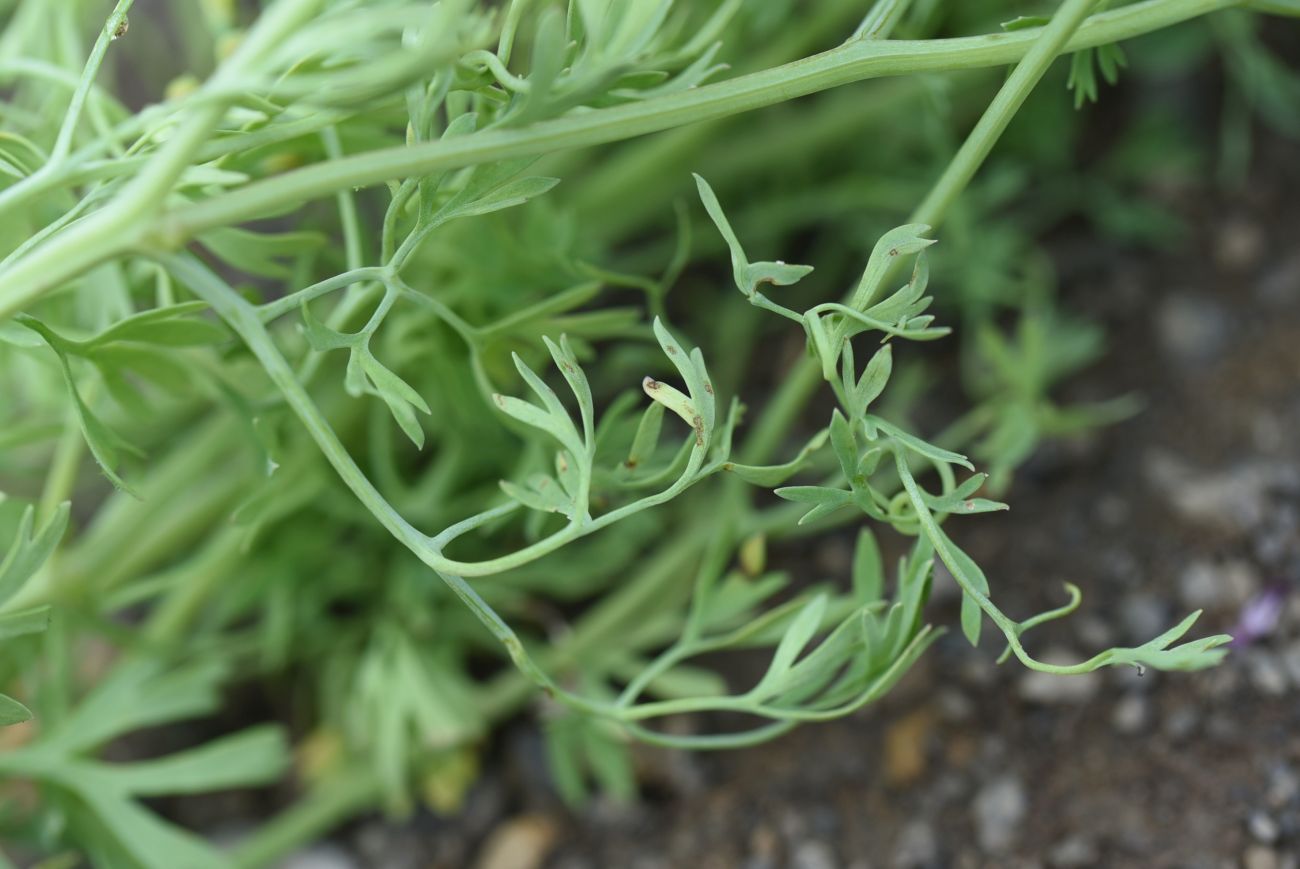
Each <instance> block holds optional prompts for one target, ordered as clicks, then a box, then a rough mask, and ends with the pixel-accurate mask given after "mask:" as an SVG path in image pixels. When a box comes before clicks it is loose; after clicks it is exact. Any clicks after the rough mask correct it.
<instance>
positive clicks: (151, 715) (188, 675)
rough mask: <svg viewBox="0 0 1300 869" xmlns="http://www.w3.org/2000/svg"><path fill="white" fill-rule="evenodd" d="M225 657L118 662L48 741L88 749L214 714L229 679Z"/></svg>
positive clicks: (78, 749)
mask: <svg viewBox="0 0 1300 869" xmlns="http://www.w3.org/2000/svg"><path fill="white" fill-rule="evenodd" d="M225 673H226V669H225V666H224V664H223V663H222V662H221V661H214V660H205V661H201V662H198V663H194V664H190V665H187V666H184V667H177V668H175V669H171V670H166V669H164V667H163V665H162V664H161V663H160V662H158V661H153V660H149V661H146V660H141V659H131V660H127V661H123V662H122V663H119V664H118V665H117V666H115V667H114V668H113V670H112V671H111V673H110V674H109V676H108V677H107V678H105V679H102V680H100V682H99V684H98V685H96V686H95V688H94V689H93V690H92V691H91V692H90V694H88V695H87V696H86V697H85V698H84V699H83V700H82V701H81V703H80V704H79V705H78V706H77V708H76V709H75V710H74V711H73V712H72V714H70V715H69V716H68V717H67V718H65V719H64V720H63V722H62V723H61V724H60V726H59V727H58V729H57V730H56V731H55V732H54V733H52V734H51V735H50V737H49V739H50V740H51V741H52V742H54V743H55V744H57V745H58V746H59V747H60V748H62V749H64V750H67V751H85V750H90V749H92V748H95V747H98V746H99V745H101V744H103V743H104V742H107V741H108V740H110V739H113V738H114V737H116V736H120V735H122V734H124V733H127V732H129V731H132V730H139V729H143V728H145V727H150V726H153V725H157V724H167V723H169V722H172V721H181V720H184V719H187V718H194V717H197V716H199V715H203V714H206V713H208V712H211V711H212V710H213V709H215V708H216V707H217V703H218V700H219V697H218V694H217V688H218V687H219V685H220V683H221V681H222V679H223V678H224V677H225Z"/></svg>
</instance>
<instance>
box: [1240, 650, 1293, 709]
mask: <svg viewBox="0 0 1300 869" xmlns="http://www.w3.org/2000/svg"><path fill="white" fill-rule="evenodd" d="M1246 666H1247V669H1248V670H1249V672H1250V684H1251V685H1252V686H1253V687H1254V688H1255V690H1257V691H1259V692H1260V693H1261V694H1264V695H1267V696H1269V697H1280V696H1282V695H1283V694H1285V693H1286V692H1287V688H1289V687H1290V684H1289V683H1290V680H1289V679H1288V678H1287V672H1286V670H1285V668H1284V667H1283V666H1282V662H1281V661H1280V660H1279V659H1278V657H1277V656H1276V655H1274V654H1272V653H1270V652H1266V651H1264V650H1263V649H1255V650H1253V652H1252V654H1251V655H1250V656H1249V657H1248V658H1247V659H1246Z"/></svg>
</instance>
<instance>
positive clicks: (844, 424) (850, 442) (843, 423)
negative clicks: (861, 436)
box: [830, 408, 858, 485]
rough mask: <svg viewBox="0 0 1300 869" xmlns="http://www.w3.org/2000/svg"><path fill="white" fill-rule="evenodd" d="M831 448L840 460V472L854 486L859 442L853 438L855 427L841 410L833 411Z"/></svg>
mask: <svg viewBox="0 0 1300 869" xmlns="http://www.w3.org/2000/svg"><path fill="white" fill-rule="evenodd" d="M830 437H831V448H832V449H834V450H835V458H836V459H838V460H839V463H840V470H841V471H842V472H843V473H844V477H845V479H846V480H848V481H849V483H850V485H853V484H854V480H853V478H854V475H855V474H856V472H857V469H858V442H857V439H856V438H855V437H854V436H853V427H852V426H851V425H849V421H848V420H847V419H845V418H844V414H842V413H840V411H839V408H836V409H835V410H833V411H831V425H830Z"/></svg>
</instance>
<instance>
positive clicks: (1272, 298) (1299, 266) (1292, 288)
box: [1255, 252, 1300, 305]
mask: <svg viewBox="0 0 1300 869" xmlns="http://www.w3.org/2000/svg"><path fill="white" fill-rule="evenodd" d="M1298 295H1300V252H1296V253H1292V254H1291V255H1290V256H1289V257H1287V258H1286V259H1284V260H1282V262H1281V264H1280V265H1278V266H1277V267H1275V268H1273V269H1272V270H1271V271H1269V272H1268V274H1266V275H1264V277H1263V278H1262V279H1261V280H1260V282H1259V284H1258V286H1257V287H1256V288H1255V297H1256V298H1257V299H1259V300H1260V301H1261V302H1263V303H1264V304H1266V305H1289V304H1294V302H1295V299H1296V296H1298Z"/></svg>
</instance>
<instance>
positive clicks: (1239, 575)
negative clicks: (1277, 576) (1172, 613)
mask: <svg viewBox="0 0 1300 869" xmlns="http://www.w3.org/2000/svg"><path fill="white" fill-rule="evenodd" d="M1257 588H1259V575H1258V574H1256V573H1255V570H1254V568H1252V567H1251V566H1250V565H1249V564H1248V563H1246V562H1244V561H1240V560H1235V559H1234V560H1231V561H1227V562H1224V563H1223V564H1215V563H1214V562H1213V561H1210V560H1208V559H1203V558H1202V559H1197V560H1196V561H1193V562H1192V563H1191V564H1189V565H1187V567H1185V568H1184V569H1183V572H1182V574H1181V575H1180V576H1179V577H1178V592H1179V598H1180V599H1181V600H1182V602H1183V605H1184V606H1186V607H1188V608H1190V609H1206V610H1215V609H1220V608H1224V607H1228V606H1233V605H1240V604H1242V603H1244V602H1245V601H1246V600H1247V599H1248V598H1249V597H1250V596H1251V594H1253V593H1254V592H1255V590H1256V589H1257Z"/></svg>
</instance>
